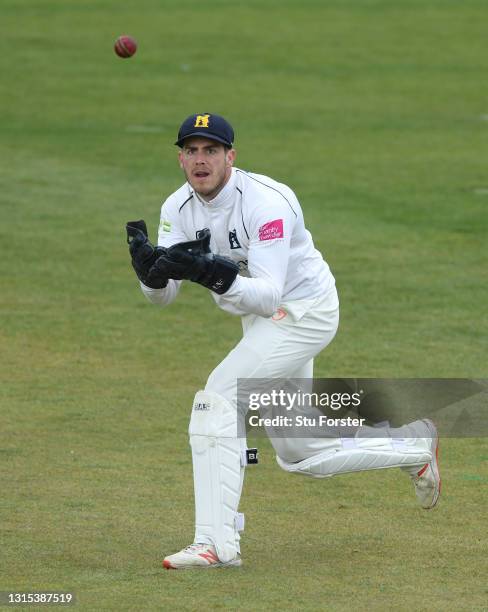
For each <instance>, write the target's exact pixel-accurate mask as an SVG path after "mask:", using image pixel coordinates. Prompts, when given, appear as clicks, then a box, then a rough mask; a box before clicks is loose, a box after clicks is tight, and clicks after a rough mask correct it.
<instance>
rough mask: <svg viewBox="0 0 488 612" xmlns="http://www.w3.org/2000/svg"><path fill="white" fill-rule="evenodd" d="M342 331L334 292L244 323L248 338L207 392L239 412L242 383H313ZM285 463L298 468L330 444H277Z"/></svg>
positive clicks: (281, 441)
mask: <svg viewBox="0 0 488 612" xmlns="http://www.w3.org/2000/svg"><path fill="white" fill-rule="evenodd" d="M338 325H339V299H338V297H337V291H336V288H335V287H333V288H332V289H331V290H330V291H329V292H328V293H327V294H326V295H325V296H324V295H322V296H320V297H317V298H314V299H310V300H299V301H293V302H284V303H283V304H282V305H281V306H280V308H279V309H278V310H277V312H276V313H275V314H274V315H273V316H272V317H271V318H268V319H265V318H263V317H259V316H257V315H246V316H244V317H242V327H243V332H244V336H243V338H242V340H241V341H240V342H239V343H238V344H237V346H236V347H235V348H234V349H233V350H232V351H231V352H230V353H229V354H228V355H227V357H226V358H225V359H224V360H223V361H222V362H221V363H220V364H219V365H218V366H217V367H216V368H215V370H214V371H213V372H212V373H211V374H210V376H209V378H208V381H207V385H206V387H205V391H213V392H215V393H219V394H220V395H222V396H224V397H225V398H226V399H227V400H228V401H229V402H231V403H232V404H233V405H234V406H236V410H237V379H238V378H301V379H304V378H306V379H311V378H312V377H313V358H314V357H315V355H317V354H318V353H319V352H320V351H321V350H322V349H324V348H325V347H326V346H327V345H328V344H329V343H330V342H331V341H332V339H333V338H334V336H335V334H336V332H337V328H338ZM271 443H272V444H273V446H274V448H275V451H276V453H277V454H278V455H279V456H280V458H281V459H284V460H285V461H287V462H290V463H294V462H296V461H301V460H303V459H306V458H308V457H310V456H312V455H314V454H316V453H317V452H320V451H321V450H323V449H324V447H325V446H327V440H326V439H311V438H286V439H283V438H271Z"/></svg>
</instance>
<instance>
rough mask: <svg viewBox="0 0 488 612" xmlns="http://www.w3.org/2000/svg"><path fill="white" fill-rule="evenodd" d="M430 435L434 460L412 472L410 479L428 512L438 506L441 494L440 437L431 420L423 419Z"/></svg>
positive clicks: (420, 501) (418, 497) (421, 503)
mask: <svg viewBox="0 0 488 612" xmlns="http://www.w3.org/2000/svg"><path fill="white" fill-rule="evenodd" d="M422 422H423V423H424V424H425V425H426V426H427V428H428V430H429V433H430V436H429V438H430V440H431V446H430V451H431V453H432V460H431V461H430V463H426V464H425V465H424V466H423V467H422V468H420V470H418V471H417V470H415V471H413V472H412V471H410V478H411V479H412V482H413V484H414V487H415V494H416V495H417V499H418V501H419V503H420V505H421V506H422V508H425V509H426V510H430V508H433V507H434V506H435V505H436V504H437V500H438V499H439V495H440V492H441V476H440V474H439V435H438V433H437V427H436V426H435V425H434V423H433V422H432V421H431V420H430V419H422Z"/></svg>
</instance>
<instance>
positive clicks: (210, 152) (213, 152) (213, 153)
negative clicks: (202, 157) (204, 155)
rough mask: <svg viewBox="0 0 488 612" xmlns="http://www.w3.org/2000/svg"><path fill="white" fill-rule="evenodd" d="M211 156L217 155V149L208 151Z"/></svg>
mask: <svg viewBox="0 0 488 612" xmlns="http://www.w3.org/2000/svg"><path fill="white" fill-rule="evenodd" d="M207 150H208V154H209V155H215V154H216V153H217V149H207Z"/></svg>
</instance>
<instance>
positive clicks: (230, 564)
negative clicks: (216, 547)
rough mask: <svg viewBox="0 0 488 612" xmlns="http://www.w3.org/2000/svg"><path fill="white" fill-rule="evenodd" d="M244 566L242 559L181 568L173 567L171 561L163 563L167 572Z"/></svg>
mask: <svg viewBox="0 0 488 612" xmlns="http://www.w3.org/2000/svg"><path fill="white" fill-rule="evenodd" d="M241 565H242V560H241V559H235V560H234V561H229V562H228V563H211V564H209V565H181V566H180V567H175V566H174V565H171V562H170V561H166V559H165V560H164V561H163V567H164V568H165V569H167V570H190V569H203V570H206V569H214V568H215V569H217V568H219V567H223V568H226V567H240V566H241Z"/></svg>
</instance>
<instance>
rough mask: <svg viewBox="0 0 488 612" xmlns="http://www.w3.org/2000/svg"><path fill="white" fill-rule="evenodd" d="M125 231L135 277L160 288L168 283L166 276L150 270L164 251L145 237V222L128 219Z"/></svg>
mask: <svg viewBox="0 0 488 612" xmlns="http://www.w3.org/2000/svg"><path fill="white" fill-rule="evenodd" d="M125 228H126V231H127V242H128V244H129V251H130V254H131V257H132V267H133V268H134V270H135V272H136V274H137V278H138V279H139V280H140V281H142V282H143V283H144V284H145V285H146V286H147V287H151V288H152V289H162V288H163V287H166V285H167V284H168V277H167V276H165V275H164V274H161V273H159V274H158V273H156V271H152V273H151V270H152V268H153V265H154V263H155V262H156V261H157V259H158V258H159V257H161V255H163V254H164V253H165V252H166V249H164V248H163V247H155V246H153V245H152V244H151V242H150V241H149V239H148V237H147V227H146V222H145V221H143V220H142V219H141V220H140V221H129V222H128V223H127V225H126V226H125Z"/></svg>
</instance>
